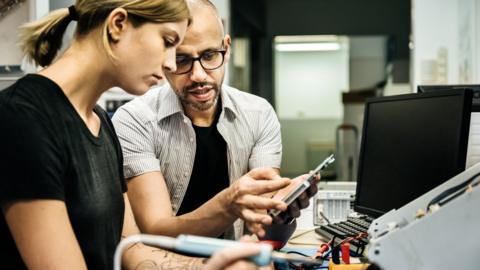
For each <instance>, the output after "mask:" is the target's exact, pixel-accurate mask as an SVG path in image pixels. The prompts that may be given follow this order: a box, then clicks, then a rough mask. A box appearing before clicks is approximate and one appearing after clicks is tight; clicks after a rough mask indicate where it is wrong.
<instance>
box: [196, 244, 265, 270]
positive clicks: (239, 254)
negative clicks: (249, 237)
mask: <svg viewBox="0 0 480 270" xmlns="http://www.w3.org/2000/svg"><path fill="white" fill-rule="evenodd" d="M259 253H260V246H259V245H256V244H248V243H245V244H242V245H239V246H235V247H228V248H224V249H221V250H219V251H217V252H215V253H214V254H213V256H212V257H211V258H210V259H209V260H208V261H207V264H205V266H204V269H207V270H217V269H224V268H225V267H227V266H228V265H230V264H232V263H233V262H235V261H238V260H240V259H244V258H248V257H251V256H255V255H258V254H259Z"/></svg>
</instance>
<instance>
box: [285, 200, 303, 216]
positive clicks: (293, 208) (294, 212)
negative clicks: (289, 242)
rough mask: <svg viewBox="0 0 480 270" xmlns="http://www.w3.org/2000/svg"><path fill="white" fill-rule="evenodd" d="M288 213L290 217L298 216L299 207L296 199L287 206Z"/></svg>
mask: <svg viewBox="0 0 480 270" xmlns="http://www.w3.org/2000/svg"><path fill="white" fill-rule="evenodd" d="M288 213H289V214H290V216H291V217H294V218H298V217H299V216H300V207H299V205H298V203H297V202H296V201H294V202H292V203H291V204H290V205H289V206H288Z"/></svg>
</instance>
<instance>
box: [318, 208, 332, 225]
mask: <svg viewBox="0 0 480 270" xmlns="http://www.w3.org/2000/svg"><path fill="white" fill-rule="evenodd" d="M318 213H319V214H320V216H322V218H323V219H325V221H326V222H327V224H332V223H331V222H330V220H328V218H327V216H325V214H324V213H323V211H319V212H318Z"/></svg>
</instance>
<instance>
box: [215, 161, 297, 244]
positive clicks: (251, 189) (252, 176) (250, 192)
mask: <svg viewBox="0 0 480 270" xmlns="http://www.w3.org/2000/svg"><path fill="white" fill-rule="evenodd" d="M289 183H290V180H289V179H287V178H281V177H280V176H279V175H278V173H277V171H276V170H275V169H272V168H257V169H253V170H251V171H250V172H249V173H247V174H246V175H244V176H242V177H241V178H240V179H238V180H237V181H235V182H234V183H233V184H232V185H231V186H230V187H229V188H227V189H225V190H224V191H223V192H225V197H226V200H224V202H223V204H224V206H225V207H226V211H228V212H230V213H232V214H233V215H235V216H236V217H239V218H241V219H243V220H244V221H245V223H246V225H247V228H248V229H249V230H250V232H252V233H255V234H257V235H259V236H263V235H264V234H265V230H264V229H263V226H262V224H265V225H270V224H271V223H272V218H271V217H270V216H269V215H268V214H267V213H266V211H265V210H268V209H278V210H281V211H285V210H286V209H287V205H286V204H285V203H284V202H282V201H280V200H279V199H271V198H266V197H264V196H262V194H265V193H270V192H273V191H277V190H280V189H282V188H284V187H286V186H287V185H288V184H289ZM261 210H263V211H261Z"/></svg>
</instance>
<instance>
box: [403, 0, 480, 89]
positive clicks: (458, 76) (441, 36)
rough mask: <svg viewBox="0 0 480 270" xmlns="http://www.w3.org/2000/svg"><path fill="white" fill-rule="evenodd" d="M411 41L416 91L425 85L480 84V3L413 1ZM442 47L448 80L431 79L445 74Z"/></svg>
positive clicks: (470, 0)
mask: <svg viewBox="0 0 480 270" xmlns="http://www.w3.org/2000/svg"><path fill="white" fill-rule="evenodd" d="M412 41H413V50H412V75H413V76H412V87H414V89H415V88H416V86H417V85H418V84H426V83H428V84H459V83H480V74H479V72H480V63H479V57H478V55H479V53H480V0H412ZM442 48H444V49H445V51H446V52H447V54H448V55H447V57H446V60H447V61H446V64H445V66H446V78H442V77H441V76H436V77H435V76H433V77H434V78H433V79H432V78H431V75H432V74H435V73H436V74H437V75H438V74H440V75H441V73H442V69H443V67H442V63H441V62H442V59H441V58H442V56H441V53H442V52H441V51H442ZM439 54H440V55H439ZM439 60H440V67H438V66H437V72H435V64H438V63H439ZM432 67H433V68H432Z"/></svg>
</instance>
